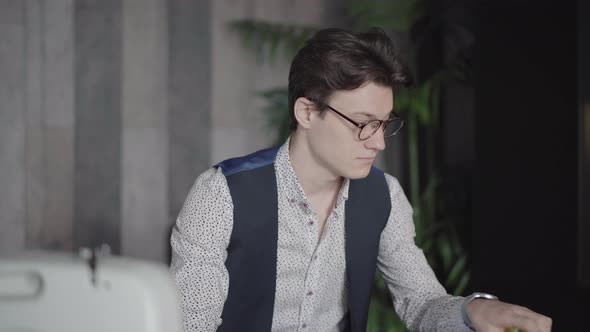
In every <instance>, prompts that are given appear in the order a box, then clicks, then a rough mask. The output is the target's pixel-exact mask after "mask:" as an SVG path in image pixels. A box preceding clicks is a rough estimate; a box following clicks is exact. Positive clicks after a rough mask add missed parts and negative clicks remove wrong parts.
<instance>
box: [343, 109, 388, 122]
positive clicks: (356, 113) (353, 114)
mask: <svg viewBox="0 0 590 332" xmlns="http://www.w3.org/2000/svg"><path fill="white" fill-rule="evenodd" d="M392 113H393V110H391V111H389V112H388V113H387V115H386V117H385V118H386V119H388V118H389V117H390V116H391V114H392ZM351 115H352V116H359V115H360V116H364V117H366V118H369V120H378V119H377V117H376V116H375V115H374V114H371V113H365V112H354V113H352V114H351Z"/></svg>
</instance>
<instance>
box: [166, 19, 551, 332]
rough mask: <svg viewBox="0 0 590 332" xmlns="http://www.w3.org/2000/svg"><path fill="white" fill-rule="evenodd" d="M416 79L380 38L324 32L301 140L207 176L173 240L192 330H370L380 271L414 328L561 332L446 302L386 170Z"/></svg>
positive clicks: (295, 104) (534, 320)
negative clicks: (397, 96)
mask: <svg viewBox="0 0 590 332" xmlns="http://www.w3.org/2000/svg"><path fill="white" fill-rule="evenodd" d="M409 83H410V78H409V74H408V72H407V69H406V68H405V67H404V66H403V65H402V64H401V63H400V61H399V60H398V58H397V56H396V55H395V53H394V50H393V45H392V42H391V40H390V39H389V38H388V37H387V36H386V35H385V33H384V32H383V31H382V30H379V29H371V30H369V31H368V32H366V33H360V34H355V33H350V32H347V31H344V30H339V29H327V30H323V31H320V32H318V33H317V34H316V35H315V36H314V37H313V38H311V39H310V40H309V41H308V42H307V43H306V45H305V46H304V47H303V48H302V49H301V50H300V51H299V52H298V54H297V55H296V56H295V58H294V60H293V63H292V65H291V70H290V73H289V108H290V112H291V120H292V134H291V137H290V138H289V139H288V140H287V142H286V143H285V144H284V145H282V146H281V147H278V148H271V149H267V150H263V151H259V152H256V153H253V154H251V155H248V156H244V157H241V158H234V159H230V160H226V161H224V162H222V163H220V164H218V165H216V166H215V167H213V168H211V169H209V170H208V171H206V172H205V173H203V174H201V175H200V176H199V177H198V179H197V181H196V183H195V184H194V186H193V188H192V189H191V191H190V193H189V196H188V198H187V200H186V202H185V205H184V207H183V209H182V211H181V212H180V215H179V217H178V220H177V223H176V226H175V228H174V230H173V233H172V240H171V243H172V248H173V257H172V266H171V269H172V272H173V274H174V277H175V279H176V282H177V284H178V287H179V290H180V295H181V302H182V306H183V310H184V318H185V321H184V323H185V329H186V330H187V331H216V330H217V331H355V332H360V331H364V330H365V329H366V322H367V311H368V306H369V298H370V290H371V284H372V281H373V277H374V273H375V270H376V269H379V270H380V272H381V273H382V275H383V277H384V279H385V280H386V282H387V286H388V288H389V290H390V292H391V295H392V298H393V300H394V306H395V310H396V312H397V313H398V314H399V315H400V317H401V318H402V319H403V321H404V322H405V324H406V326H407V327H408V328H409V329H410V330H411V331H469V330H470V327H472V328H474V329H476V330H477V331H503V330H504V328H507V327H519V328H524V329H525V330H526V331H528V332H534V331H543V332H545V331H550V329H551V320H550V319H549V318H547V317H544V316H541V315H539V314H536V313H534V312H532V311H530V310H528V309H526V308H522V307H519V306H515V305H511V304H507V303H503V302H500V301H499V300H497V299H495V298H494V297H493V296H491V295H489V294H483V293H476V294H474V295H472V296H470V297H467V298H462V297H454V296H450V295H448V294H447V293H446V292H445V290H444V289H443V287H442V286H441V285H440V283H439V282H438V281H437V279H436V277H435V275H434V273H433V272H432V270H431V268H430V267H429V266H428V264H427V261H426V259H425V257H424V255H423V253H422V251H421V250H420V249H419V248H418V247H416V245H415V243H414V235H415V233H414V224H413V222H412V208H411V206H410V204H409V203H408V200H407V199H406V197H405V195H404V193H403V191H402V189H401V187H400V185H399V183H398V182H397V180H396V179H395V178H393V177H392V176H390V175H388V174H384V173H383V172H381V171H379V170H378V169H376V168H374V167H373V166H372V165H373V162H374V160H375V158H376V156H377V154H378V153H379V152H380V151H381V150H383V149H384V148H385V139H387V138H389V137H391V136H393V135H395V133H397V131H398V130H399V129H401V127H402V126H403V121H402V120H401V119H400V118H399V117H398V116H397V114H396V113H395V112H394V111H393V109H394V103H393V102H394V97H393V93H394V91H395V90H396V89H398V88H399V87H401V86H404V85H408V84H409Z"/></svg>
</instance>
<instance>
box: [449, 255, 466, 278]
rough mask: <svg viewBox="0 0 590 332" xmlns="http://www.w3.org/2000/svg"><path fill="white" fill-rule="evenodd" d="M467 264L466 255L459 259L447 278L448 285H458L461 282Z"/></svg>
mask: <svg viewBox="0 0 590 332" xmlns="http://www.w3.org/2000/svg"><path fill="white" fill-rule="evenodd" d="M466 262H467V257H466V256H465V255H463V256H461V257H459V259H458V260H457V261H456V262H455V264H453V267H452V268H451V271H450V272H449V275H448V276H447V281H446V284H447V285H456V284H457V283H458V282H459V278H460V277H461V275H462V274H463V271H464V269H465V265H466Z"/></svg>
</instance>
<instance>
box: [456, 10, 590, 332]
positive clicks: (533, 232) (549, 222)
mask: <svg viewBox="0 0 590 332" xmlns="http://www.w3.org/2000/svg"><path fill="white" fill-rule="evenodd" d="M588 9H589V6H588V4H587V3H583V1H579V3H578V2H576V1H514V2H512V1H494V2H488V3H486V4H481V5H480V6H479V8H478V10H477V13H478V14H477V16H478V20H476V25H475V27H476V32H475V40H476V43H475V54H474V83H475V117H474V118H475V120H474V129H475V130H474V141H473V142H474V153H475V162H474V165H473V172H474V173H473V174H474V177H473V179H474V182H473V219H472V220H473V224H472V250H473V254H472V264H473V285H472V287H473V288H474V289H477V290H482V291H486V292H489V293H492V294H496V295H497V296H499V297H500V299H501V300H505V301H507V302H512V303H518V304H521V305H524V306H527V307H529V308H531V309H533V310H535V311H538V312H540V313H543V314H545V315H548V316H550V317H552V318H553V320H554V329H553V330H554V331H589V330H590V328H589V327H587V326H586V323H585V315H587V314H588V313H590V298H589V295H590V292H589V289H588V288H587V287H583V286H582V284H583V283H582V282H581V280H580V279H581V277H582V276H581V275H579V269H580V270H581V268H582V267H583V264H584V263H585V264H588V263H587V261H588V258H590V256H586V257H584V256H583V255H582V250H581V249H582V241H583V240H584V236H583V235H582V234H579V231H580V230H581V229H582V227H581V226H582V225H583V223H586V222H587V220H581V218H582V215H581V213H580V215H579V210H578V209H579V208H580V210H582V206H581V202H582V201H581V200H580V203H579V202H578V198H579V196H578V190H579V188H581V186H578V185H579V184H581V178H580V177H579V174H578V160H579V157H578V154H579V152H578V147H579V141H578V134H579V133H578V124H579V122H578V117H579V116H581V111H580V107H581V102H582V100H585V101H586V102H588V101H590V98H588V97H589V96H590V93H589V89H588V78H589V77H590V76H589V75H588V64H587V61H586V60H585V59H587V58H589V57H590V53H589V52H588V39H589V38H590V33H589V31H590V29H589V27H590V26H589V24H588V23H587V22H584V20H585V19H586V18H587V17H588V15H589V14H590V11H589V10H588ZM466 139H469V138H466ZM580 151H581V149H580ZM580 158H581V156H580ZM582 222H583V223H582ZM578 235H580V240H579V239H578ZM585 239H586V240H588V239H590V237H588V236H585ZM579 249H580V252H578V250H579ZM578 261H579V262H580V264H578ZM586 278H588V275H586Z"/></svg>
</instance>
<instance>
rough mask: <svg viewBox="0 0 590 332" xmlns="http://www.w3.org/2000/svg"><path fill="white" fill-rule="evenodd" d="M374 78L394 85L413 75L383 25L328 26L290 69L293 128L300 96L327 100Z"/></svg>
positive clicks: (405, 82) (317, 100)
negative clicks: (356, 30) (363, 28)
mask: <svg viewBox="0 0 590 332" xmlns="http://www.w3.org/2000/svg"><path fill="white" fill-rule="evenodd" d="M369 82H374V83H377V84H381V85H385V86H389V87H391V88H392V89H393V90H395V89H396V88H397V87H399V86H408V85H410V84H411V83H412V78H411V75H410V73H409V70H408V68H407V66H406V65H404V64H403V63H402V62H401V61H400V59H399V57H398V56H397V54H396V51H395V48H394V45H393V42H392V41H391V39H390V38H389V37H388V36H387V35H386V34H385V32H384V31H383V30H382V29H380V28H371V29H369V30H368V31H367V32H362V33H353V32H350V31H346V30H343V29H334V28H330V29H325V30H321V31H319V32H317V33H316V34H315V35H314V36H313V37H312V38H310V39H309V40H308V41H307V42H306V43H305V46H304V47H303V48H301V49H300V50H299V52H297V54H296V55H295V58H294V59H293V62H292V63H291V69H290V71H289V112H290V113H291V126H290V128H291V130H295V129H296V128H297V119H295V114H294V106H295V101H296V100H297V99H298V98H300V97H306V98H310V99H312V100H314V101H315V102H318V103H319V104H321V103H324V102H325V101H326V99H327V98H328V97H329V96H330V95H331V93H332V92H333V91H336V90H353V89H356V88H359V87H361V86H362V85H363V84H365V83H369Z"/></svg>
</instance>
